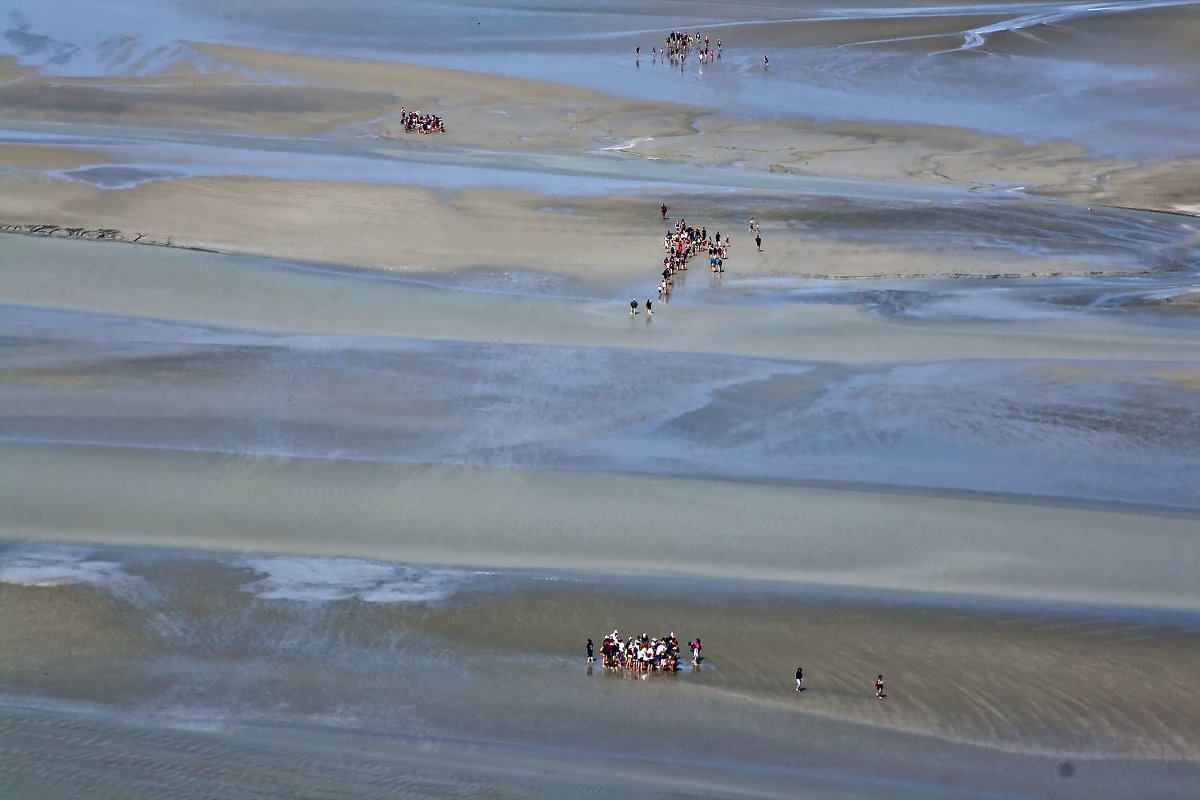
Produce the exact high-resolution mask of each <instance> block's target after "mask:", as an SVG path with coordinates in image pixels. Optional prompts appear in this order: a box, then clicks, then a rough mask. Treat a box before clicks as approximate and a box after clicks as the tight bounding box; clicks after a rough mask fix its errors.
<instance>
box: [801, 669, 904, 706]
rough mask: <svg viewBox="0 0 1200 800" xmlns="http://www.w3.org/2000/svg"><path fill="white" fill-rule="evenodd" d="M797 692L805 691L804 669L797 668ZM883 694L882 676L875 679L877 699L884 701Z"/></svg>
mask: <svg viewBox="0 0 1200 800" xmlns="http://www.w3.org/2000/svg"><path fill="white" fill-rule="evenodd" d="M796 691H797V692H802V691H804V667H796ZM884 696H885V695H884V694H883V676H882V675H880V676H879V677H877V678H876V679H875V699H876V700H882V699H883V698H884Z"/></svg>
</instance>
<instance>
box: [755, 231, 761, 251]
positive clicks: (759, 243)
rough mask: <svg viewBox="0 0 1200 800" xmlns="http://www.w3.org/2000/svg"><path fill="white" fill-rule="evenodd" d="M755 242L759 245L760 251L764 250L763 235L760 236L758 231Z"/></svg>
mask: <svg viewBox="0 0 1200 800" xmlns="http://www.w3.org/2000/svg"><path fill="white" fill-rule="evenodd" d="M754 243H755V244H756V245H758V252H760V253H761V252H762V237H761V236H759V235H758V234H757V233H756V234H754Z"/></svg>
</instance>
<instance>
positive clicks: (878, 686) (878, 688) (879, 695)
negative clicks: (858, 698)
mask: <svg viewBox="0 0 1200 800" xmlns="http://www.w3.org/2000/svg"><path fill="white" fill-rule="evenodd" d="M875 699H876V700H882V699H883V676H882V675H880V676H879V677H878V678H876V679H875Z"/></svg>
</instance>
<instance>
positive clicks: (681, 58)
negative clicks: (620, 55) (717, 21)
mask: <svg viewBox="0 0 1200 800" xmlns="http://www.w3.org/2000/svg"><path fill="white" fill-rule="evenodd" d="M709 45H710V42H709V39H708V37H707V36H704V37H701V35H700V31H696V33H695V35H693V34H690V33H688V32H687V31H671V32H670V33H668V34H667V38H666V39H665V40H664V41H663V47H662V50H658V49H656V48H653V47H652V48H650V50H651V53H652V54H653V55H654V57H655V59H656V60H657V59H658V58H662V60H663V63H670V64H671V65H672V66H674V65H675V64H678V65H679V66H683V64H684V62H685V61H687V57H688V54H690V53H691V52H692V50H695V51H696V57H697V58H698V59H699V60H700V63H701V64H705V63H711V62H713V61H715V60H716V59H718V58H720V57H721V40H720V39H717V41H716V49H713V48H712V47H710V46H709ZM638 53H639V55H640V53H641V48H640V47H639V48H638Z"/></svg>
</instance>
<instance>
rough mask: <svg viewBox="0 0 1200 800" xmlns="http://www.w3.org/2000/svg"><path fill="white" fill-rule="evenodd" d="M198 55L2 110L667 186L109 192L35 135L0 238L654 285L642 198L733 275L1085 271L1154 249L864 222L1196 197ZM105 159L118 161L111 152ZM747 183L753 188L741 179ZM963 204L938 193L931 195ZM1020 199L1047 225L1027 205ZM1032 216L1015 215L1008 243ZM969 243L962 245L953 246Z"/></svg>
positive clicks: (142, 188)
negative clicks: (433, 123) (566, 161)
mask: <svg viewBox="0 0 1200 800" xmlns="http://www.w3.org/2000/svg"><path fill="white" fill-rule="evenodd" d="M203 49H204V50H206V51H207V52H208V53H209V54H211V55H212V56H213V57H215V58H218V59H219V60H220V62H221V63H222V64H225V65H226V69H225V70H216V71H213V72H211V73H206V74H204V75H203V76H199V77H198V76H194V75H173V76H167V77H166V78H162V77H159V76H154V77H153V78H144V79H138V78H123V79H120V80H119V81H116V82H115V83H114V81H112V80H104V81H101V80H99V79H77V80H69V79H68V80H63V79H60V78H56V79H55V80H54V81H53V82H51V81H48V80H46V79H43V78H39V77H36V76H30V77H26V78H25V79H24V80H21V81H18V82H13V83H9V84H6V85H4V86H0V101H2V102H4V103H5V104H6V105H7V106H8V107H9V108H10V109H11V111H10V116H14V117H16V118H20V119H22V120H24V121H25V122H26V124H32V125H35V127H36V125H39V124H46V123H53V122H58V121H73V122H75V123H79V122H88V123H93V124H95V125H98V126H101V127H99V128H97V129H96V132H97V133H98V134H100V133H102V132H103V131H105V130H109V131H112V132H113V133H114V134H117V135H120V134H122V132H123V131H131V132H134V133H135V134H136V136H138V137H140V138H145V137H151V138H152V137H154V136H155V135H158V134H155V133H154V132H155V131H159V132H161V134H162V135H167V136H169V135H170V131H171V130H172V129H174V128H180V127H183V128H189V129H191V130H194V131H198V132H201V133H200V135H201V136H203V132H204V131H209V132H211V133H212V134H213V135H216V134H218V133H220V134H222V135H224V134H228V133H246V134H251V133H252V134H256V135H265V136H268V137H281V136H292V137H295V136H317V135H320V136H326V137H333V139H332V140H333V141H336V140H337V139H338V138H343V137H348V138H347V141H354V142H356V143H358V144H360V145H361V144H362V143H363V141H370V140H371V139H372V138H374V139H375V140H377V141H379V142H380V144H381V146H386V147H387V148H388V151H387V157H388V158H399V159H401V161H403V159H404V158H406V155H405V153H406V152H407V153H410V154H424V155H421V157H422V158H429V157H430V156H434V157H436V158H437V159H439V160H440V162H441V163H447V164H467V163H472V160H473V159H475V158H476V155H477V154H479V153H487V154H489V156H488V157H489V158H490V159H492V160H493V163H497V164H500V165H503V164H504V163H506V162H505V160H506V159H509V158H513V157H517V156H518V155H519V154H522V153H542V154H559V155H561V156H563V157H568V158H571V159H575V160H578V161H579V163H580V168H583V169H586V170H587V171H592V170H595V171H596V174H598V175H604V174H605V173H606V172H608V173H611V174H613V175H620V174H623V172H622V170H625V169H626V166H625V165H628V164H631V163H632V164H633V165H636V164H637V163H639V162H640V163H644V164H647V165H653V166H654V168H655V169H659V170H663V169H665V170H666V173H665V175H667V176H668V178H667V179H666V180H656V181H655V182H654V183H653V185H652V186H651V185H644V186H641V187H636V186H635V187H634V188H633V189H632V190H631V191H632V193H626V194H620V195H613V194H605V193H604V192H603V190H601V192H600V193H598V194H591V195H589V196H579V195H575V196H562V195H545V194H541V193H538V192H531V191H510V190H503V189H499V188H496V189H487V188H482V189H470V188H464V189H462V190H458V191H447V190H445V189H443V188H441V187H438V186H436V185H420V184H418V185H412V184H409V185H405V184H404V182H403V179H402V178H401V179H398V180H397V179H395V178H392V179H389V180H388V181H387V182H385V183H376V184H363V183H360V182H357V181H355V182H344V181H338V180H330V181H315V180H311V179H304V178H303V177H298V178H297V179H272V178H269V177H254V176H244V175H237V174H236V173H235V174H225V175H222V174H214V175H210V176H203V177H190V176H188V175H186V174H184V175H182V176H178V177H172V176H171V174H170V172H169V170H168V171H165V172H162V174H158V175H150V176H147V177H150V178H152V179H150V180H145V181H141V182H139V181H134V184H135V185H131V186H128V187H126V188H121V187H113V186H104V185H92V184H89V183H88V182H87V181H88V180H89V178H88V176H87V175H86V174H83V173H78V174H71V173H70V172H69V170H70V169H72V168H78V167H80V166H83V165H85V164H96V163H103V162H102V161H101V159H102V158H103V156H102V155H98V150H97V147H96V146H95V145H94V144H92V143H90V142H87V141H86V140H85V141H82V142H81V143H80V145H79V146H73V145H70V144H62V143H56V144H53V145H38V144H32V143H31V144H20V145H8V146H6V147H4V148H3V149H0V180H2V181H3V182H4V183H5V184H6V185H7V186H8V188H9V191H5V192H4V193H3V194H2V195H0V222H3V223H4V224H5V226H6V227H7V228H8V229H10V230H13V229H28V228H29V227H31V226H43V225H50V226H59V227H60V228H84V229H89V230H93V229H111V230H116V231H118V232H119V236H118V237H117V238H121V239H124V240H127V241H128V240H133V239H138V241H140V242H142V243H156V244H170V245H174V246H182V247H194V248H201V249H213V250H218V251H222V252H232V253H248V254H255V255H272V256H278V257H281V258H286V259H297V260H305V261H314V262H324V263H337V264H346V265H353V266H360V267H368V268H372V269H386V270H399V271H407V270H430V269H433V270H451V271H453V270H462V269H470V268H478V267H496V266H500V267H505V266H516V265H520V266H523V267H525V268H529V269H533V270H538V271H545V272H548V273H553V274H560V275H570V276H573V277H588V276H591V277H595V276H596V275H597V274H598V273H600V272H601V271H602V272H603V274H604V275H606V276H608V277H609V278H611V279H614V280H615V281H616V282H618V283H627V282H629V281H631V280H634V279H636V278H638V277H640V276H645V277H646V279H647V281H648V282H650V283H653V282H654V280H653V278H654V275H655V273H656V271H657V268H656V266H655V265H656V264H657V263H658V262H659V261H660V259H661V248H659V247H658V245H659V244H660V242H661V236H662V228H664V227H665V226H664V225H663V224H661V223H662V221H661V220H660V219H659V218H658V214H657V213H656V210H657V207H658V205H659V203H660V202H666V203H667V204H668V206H669V207H670V209H671V211H670V217H671V220H674V219H677V218H678V217H680V216H682V217H684V218H686V219H687V220H688V221H689V222H692V223H695V224H702V225H705V226H706V227H708V228H709V229H710V231H715V230H721V231H722V232H723V233H724V234H729V235H731V237H732V241H733V243H734V244H735V250H734V254H735V259H734V262H733V263H732V264H731V267H732V268H733V269H736V270H737V271H738V272H739V274H742V275H747V274H749V275H763V276H799V277H830V278H848V277H883V276H917V275H952V276H985V277H992V276H1021V275H1078V274H1105V273H1124V272H1138V271H1142V270H1145V269H1153V268H1156V267H1158V266H1161V261H1155V260H1151V261H1150V262H1147V261H1145V260H1143V259H1140V258H1139V257H1136V256H1129V255H1120V254H1118V255H1117V256H1116V257H1112V256H1111V255H1107V256H1097V257H1095V258H1091V257H1088V256H1086V255H1084V256H1082V257H1081V256H1080V254H1078V253H1075V254H1072V253H1068V252H1066V251H1064V252H1061V253H1056V252H1055V248H1054V247H1053V246H1050V247H1046V246H1044V245H1043V243H1041V242H1036V241H1035V242H1031V243H1030V245H1029V246H1024V245H1022V244H1021V243H1020V242H1018V243H1017V247H1015V248H1014V247H1013V246H1012V245H1005V244H1001V245H1000V246H995V247H993V246H987V245H984V246H979V245H978V242H979V241H981V240H983V239H984V238H985V236H984V235H983V234H974V233H972V232H970V231H964V232H963V235H964V237H965V238H964V239H959V238H956V237H955V236H954V235H953V234H954V229H955V226H956V225H959V224H961V221H947V222H945V223H938V222H937V218H938V214H939V213H941V209H939V208H937V204H935V206H934V207H932V208H928V210H927V212H926V224H927V225H929V227H930V229H931V230H936V229H939V226H940V229H942V230H948V231H949V232H950V233H951V234H952V235H951V236H950V237H949V238H947V239H945V241H944V243H943V244H942V245H939V244H938V241H937V239H931V238H930V237H928V236H923V237H921V238H920V239H919V240H914V241H911V242H910V241H906V239H907V236H906V234H905V233H904V232H903V231H902V230H895V231H894V230H892V229H890V228H889V227H887V226H886V225H883V226H881V225H880V224H879V219H875V220H871V221H864V220H863V219H862V218H861V217H862V215H863V214H870V213H872V212H878V213H879V215H880V219H883V218H886V216H887V215H888V213H889V210H891V209H895V208H896V202H897V201H896V199H895V198H896V196H897V195H896V191H897V187H898V186H905V185H907V186H911V187H914V188H916V187H921V186H928V187H935V188H946V187H952V188H957V189H960V190H961V191H962V192H963V193H964V194H963V199H967V198H968V194H967V193H969V192H983V195H981V198H984V199H986V197H985V196H986V194H987V192H992V191H1002V190H1007V189H1008V188H1010V187H1022V188H1021V191H1022V192H1024V193H1026V194H1030V195H1032V194H1043V195H1047V196H1054V197H1067V198H1069V199H1071V200H1072V201H1074V202H1075V203H1078V204H1080V205H1083V204H1094V205H1108V206H1120V207H1138V208H1147V209H1158V210H1164V211H1171V212H1174V213H1192V212H1194V211H1195V210H1196V197H1195V194H1194V188H1195V186H1196V185H1200V184H1197V182H1196V181H1195V180H1193V178H1194V176H1195V174H1196V171H1197V164H1196V163H1195V162H1194V161H1189V160H1182V161H1176V162H1171V163H1151V164H1114V163H1107V162H1105V163H1101V162H1093V161H1089V160H1087V159H1086V158H1084V157H1082V154H1081V153H1080V151H1079V149H1078V147H1076V146H1073V145H1070V144H1067V143H1049V144H1045V145H1036V146H1034V145H1024V144H1021V143H1017V142H1012V141H1008V140H1003V139H997V138H988V137H982V136H980V135H978V134H973V133H970V132H967V131H962V130H953V129H946V128H933V127H920V126H895V125H873V124H867V123H854V124H846V123H836V122H824V123H816V122H812V121H804V120H791V121H746V120H731V119H726V118H722V117H720V116H719V115H717V114H715V113H712V112H708V111H705V110H703V109H697V108H690V107H687V106H683V105H675V104H671V103H661V104H649V103H643V102H637V101H631V100H627V99H622V98H616V97H613V96H608V95H604V94H601V93H598V92H593V91H588V90H582V89H576V88H571V87H566V86H560V85H555V84H548V83H542V82H534V81H526V80H518V79H513V78H504V77H496V76H487V75H479V74H474V73H464V72H458V71H454V70H445V69H435V68H430V67H419V66H409V65H397V64H378V63H370V62H352V61H342V60H335V59H318V58H312V57H301V56H295V55H286V54H280V53H271V52H265V51H260V50H250V49H246V48H234V47H224V46H222V47H218V46H203ZM401 106H405V107H407V108H409V109H413V110H416V109H420V110H423V111H427V112H433V113H440V114H442V115H443V116H444V117H445V118H446V119H447V121H448V126H449V132H448V133H446V134H437V135H420V134H405V133H404V132H403V131H401V130H400V129H399V123H398V114H399V111H400V108H401ZM363 137H366V139H365V140H364V138H363ZM227 145H228V142H224V141H223V142H222V146H227ZM103 152H110V153H112V148H111V144H110V145H109V146H108V147H107V148H106V149H105V151H103ZM114 154H115V153H114ZM413 157H415V156H413ZM118 158H121V156H119V155H118ZM118 163H119V162H118ZM673 164H674V165H679V166H680V167H689V168H695V167H704V168H710V169H715V170H718V172H714V173H710V174H712V175H721V176H726V177H721V180H722V181H726V182H728V181H729V180H732V183H731V184H729V185H728V186H724V187H721V186H717V187H712V188H705V187H702V186H695V187H691V186H690V183H691V180H690V179H684V180H682V181H681V182H679V183H672V182H671V181H670V180H669V175H670V167H671V165H673ZM108 166H110V167H111V166H113V163H112V162H110V163H109V164H108ZM521 168H522V169H525V168H528V167H527V166H526V167H521ZM613 170H616V172H614V171H613ZM758 174H765V175H769V176H771V177H772V179H773V180H777V181H778V180H781V179H782V180H784V181H790V180H792V179H793V178H794V180H795V188H794V190H786V189H780V190H775V189H767V190H763V189H754V188H751V187H753V185H754V181H756V180H757V179H756V178H755V177H754V176H755V175H758ZM731 175H732V178H730V177H727V176H731ZM738 175H742V176H745V177H741V178H739V177H738ZM814 178H820V179H822V180H825V179H830V178H835V179H838V180H843V181H852V182H856V186H857V189H856V191H857V192H858V193H859V195H860V200H859V201H858V202H857V203H856V204H855V205H854V206H853V207H847V206H846V205H845V204H844V202H843V203H841V204H837V203H835V204H832V205H831V204H830V203H829V202H827V201H825V200H824V199H823V198H822V197H821V193H820V192H819V191H818V192H817V193H816V194H810V193H807V192H806V189H805V187H806V184H805V182H804V181H805V180H808V179H814ZM739 182H741V183H745V184H746V185H745V186H743V187H742V188H738V184H739ZM784 185H786V184H784ZM873 195H874V197H872V196H873ZM902 202H903V201H902ZM960 202H961V201H959V200H954V199H952V198H948V199H947V201H946V205H945V206H944V208H945V209H949V208H951V207H953V206H954V205H957V204H958V203H960ZM1005 205H1006V206H1007V205H1012V203H1011V202H1010V203H1007V204H1005ZM922 206H928V203H927V201H918V202H917V203H916V205H914V212H916V211H917V210H918V209H919V208H920V207H922ZM247 209H252V210H253V211H252V212H251V213H247V212H246V210H247ZM1029 213H1031V214H1034V215H1037V216H1041V217H1045V216H1046V214H1044V213H1041V212H1039V211H1038V210H1037V208H1036V206H1033V207H1031V208H1030V210H1029ZM750 216H756V218H757V219H758V220H759V221H760V223H761V224H762V226H763V236H764V239H765V240H766V244H765V246H764V248H763V251H762V252H761V253H760V252H757V251H755V250H754V249H753V248H752V247H751V245H752V244H753V240H752V238H751V237H749V236H748V235H746V230H745V226H746V220H747V219H748V218H749V217H750ZM668 222H669V221H668ZM1024 224H1025V223H1023V222H1022V221H1020V220H1014V224H1013V226H1012V228H1011V229H1012V230H1013V231H1014V234H1015V235H1017V236H1018V238H1020V236H1021V235H1022V234H1021V233H1020V231H1021V228H1022V226H1023V225H1024ZM1063 224H1064V225H1070V224H1071V223H1070V222H1067V221H1065V220H1064V223H1063ZM847 225H849V226H850V228H849V229H847V227H846V226H847ZM970 241H974V242H976V244H975V246H971V247H970V249H969V251H967V252H969V256H968V257H964V242H970Z"/></svg>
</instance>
